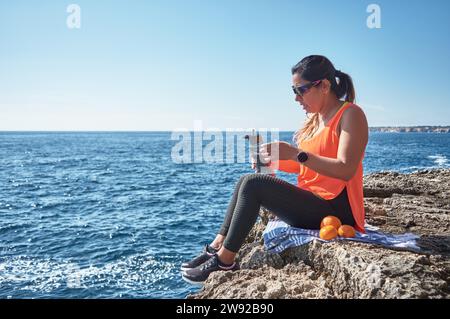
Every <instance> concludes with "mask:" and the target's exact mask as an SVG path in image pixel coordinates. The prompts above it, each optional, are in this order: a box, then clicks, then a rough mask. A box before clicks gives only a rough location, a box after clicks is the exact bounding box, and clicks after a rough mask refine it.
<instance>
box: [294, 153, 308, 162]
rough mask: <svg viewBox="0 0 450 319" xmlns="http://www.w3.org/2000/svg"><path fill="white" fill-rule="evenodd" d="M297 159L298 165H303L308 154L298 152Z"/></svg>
mask: <svg viewBox="0 0 450 319" xmlns="http://www.w3.org/2000/svg"><path fill="white" fill-rule="evenodd" d="M297 159H298V161H299V162H300V163H304V162H306V161H307V160H308V153H306V152H300V153H298V154H297Z"/></svg>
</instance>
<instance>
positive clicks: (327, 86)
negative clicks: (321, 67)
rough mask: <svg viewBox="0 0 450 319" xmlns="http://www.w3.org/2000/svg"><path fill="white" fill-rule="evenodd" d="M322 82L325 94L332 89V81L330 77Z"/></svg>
mask: <svg viewBox="0 0 450 319" xmlns="http://www.w3.org/2000/svg"><path fill="white" fill-rule="evenodd" d="M320 84H321V89H322V92H323V93H324V94H328V93H330V90H331V83H330V81H328V79H324V80H322V83H320Z"/></svg>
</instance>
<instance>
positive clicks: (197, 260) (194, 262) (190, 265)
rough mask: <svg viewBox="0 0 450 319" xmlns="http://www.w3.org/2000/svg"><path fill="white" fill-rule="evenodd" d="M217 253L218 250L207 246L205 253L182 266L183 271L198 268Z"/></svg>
mask: <svg viewBox="0 0 450 319" xmlns="http://www.w3.org/2000/svg"><path fill="white" fill-rule="evenodd" d="M217 252H218V250H217V249H215V248H213V247H211V246H210V245H205V248H204V249H203V252H202V253H201V254H200V255H198V256H197V257H195V258H194V259H192V260H190V261H188V262H185V263H182V264H181V270H183V271H184V270H188V269H192V268H195V267H198V266H200V265H201V264H203V263H204V262H205V261H207V260H208V259H209V258H211V257H212V256H213V255H214V254H215V253H217Z"/></svg>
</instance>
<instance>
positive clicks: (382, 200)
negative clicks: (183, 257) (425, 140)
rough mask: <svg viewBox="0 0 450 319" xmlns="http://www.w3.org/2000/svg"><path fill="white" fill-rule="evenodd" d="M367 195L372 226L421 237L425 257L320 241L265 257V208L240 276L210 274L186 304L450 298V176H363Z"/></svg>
mask: <svg viewBox="0 0 450 319" xmlns="http://www.w3.org/2000/svg"><path fill="white" fill-rule="evenodd" d="M364 196H365V199H364V201H365V208H366V215H367V216H366V217H367V222H368V223H369V224H372V225H375V226H378V227H379V228H380V229H381V230H382V231H385V232H390V233H404V232H413V233H416V234H418V235H421V237H420V240H419V243H418V244H419V246H420V247H421V248H422V249H423V253H420V254H418V253H413V252H407V251H398V250H391V249H386V248H382V247H379V246H375V245H368V244H363V243H355V242H349V241H335V242H328V243H323V242H320V241H317V240H315V241H312V242H311V243H309V244H306V245H303V246H301V247H296V248H291V249H288V250H286V251H284V252H283V253H281V254H274V253H268V252H267V251H265V250H264V248H263V241H262V231H263V230H264V227H265V225H266V223H267V221H268V215H269V214H270V213H269V212H266V211H264V210H262V211H261V220H260V221H259V222H258V223H257V224H256V225H255V227H254V228H253V229H252V231H251V233H250V235H249V236H248V238H247V240H246V243H245V245H244V246H243V247H242V249H241V251H240V253H239V255H238V260H239V262H240V264H241V270H239V271H236V272H217V273H213V274H211V276H210V277H209V278H208V280H207V281H206V282H205V285H204V286H203V288H202V289H201V290H200V291H199V292H198V293H195V294H192V295H189V296H188V297H187V298H199V299H200V298H448V297H449V296H450V294H449V278H450V262H449V256H450V239H449V238H450V236H449V227H450V201H449V198H450V170H449V169H439V170H427V171H419V172H415V173H411V174H399V173H395V172H381V173H376V174H371V175H366V176H365V177H364Z"/></svg>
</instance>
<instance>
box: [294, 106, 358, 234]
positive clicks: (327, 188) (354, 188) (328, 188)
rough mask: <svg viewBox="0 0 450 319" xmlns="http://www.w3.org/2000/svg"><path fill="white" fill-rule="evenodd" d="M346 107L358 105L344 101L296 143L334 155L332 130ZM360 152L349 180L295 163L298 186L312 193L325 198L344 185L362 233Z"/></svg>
mask: <svg viewBox="0 0 450 319" xmlns="http://www.w3.org/2000/svg"><path fill="white" fill-rule="evenodd" d="M349 107H357V108H359V106H357V105H355V104H352V103H349V102H345V103H344V104H343V105H342V106H341V108H340V109H339V110H338V111H337V112H336V114H335V115H334V116H333V117H332V118H331V119H330V120H329V121H328V123H327V125H326V126H325V127H324V128H323V129H322V130H321V131H320V132H319V134H317V135H315V136H313V137H312V138H310V139H307V140H303V141H302V142H301V143H300V148H301V149H302V150H304V151H306V152H311V153H313V154H316V155H320V156H325V157H330V158H337V151H338V146H339V137H338V135H337V133H336V131H337V130H336V129H337V126H338V124H339V121H340V119H341V117H342V114H343V113H344V111H345V110H346V109H348V108H349ZM364 153H365V152H364ZM364 153H363V155H362V157H361V161H360V162H359V164H358V168H357V170H356V173H355V175H354V176H353V177H352V178H351V179H350V180H349V181H344V180H341V179H337V178H333V177H329V176H325V175H321V174H319V173H317V172H315V171H313V170H312V169H310V168H308V167H306V166H304V165H299V166H300V169H299V174H298V179H297V180H298V187H300V188H302V189H304V190H307V191H310V192H313V193H314V194H316V195H318V196H320V197H321V198H323V199H325V200H330V199H333V198H335V197H337V196H338V195H339V194H340V193H341V191H343V190H344V187H347V194H348V200H349V203H350V207H351V209H352V213H353V218H354V219H355V221H356V229H357V230H358V231H360V232H364V220H365V212H364V197H363V165H362V161H363V159H364Z"/></svg>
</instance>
